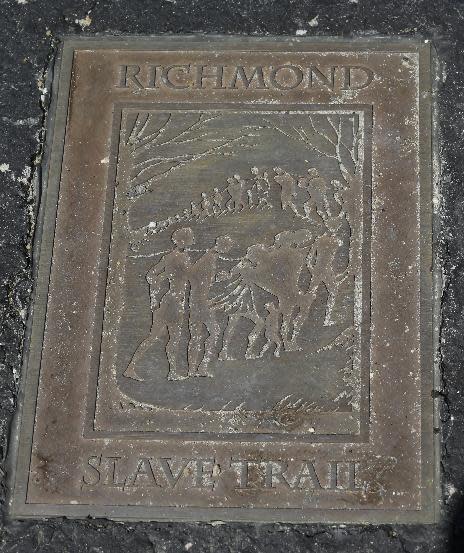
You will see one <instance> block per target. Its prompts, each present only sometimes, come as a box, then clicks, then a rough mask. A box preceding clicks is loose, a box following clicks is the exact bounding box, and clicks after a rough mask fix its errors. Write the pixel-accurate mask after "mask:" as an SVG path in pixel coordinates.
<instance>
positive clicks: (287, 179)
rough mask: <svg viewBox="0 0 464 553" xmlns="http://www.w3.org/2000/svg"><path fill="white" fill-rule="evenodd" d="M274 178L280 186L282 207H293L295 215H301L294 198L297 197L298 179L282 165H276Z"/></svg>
mask: <svg viewBox="0 0 464 553" xmlns="http://www.w3.org/2000/svg"><path fill="white" fill-rule="evenodd" d="M274 172H275V175H274V180H275V181H276V182H277V183H278V184H279V186H280V203H281V205H282V209H283V210H285V209H287V208H289V209H291V210H292V211H293V212H294V213H295V215H297V216H300V213H299V212H298V209H297V207H296V205H295V204H294V200H295V198H296V180H295V179H294V177H292V175H291V174H290V173H288V172H287V171H284V170H283V169H282V168H281V167H274Z"/></svg>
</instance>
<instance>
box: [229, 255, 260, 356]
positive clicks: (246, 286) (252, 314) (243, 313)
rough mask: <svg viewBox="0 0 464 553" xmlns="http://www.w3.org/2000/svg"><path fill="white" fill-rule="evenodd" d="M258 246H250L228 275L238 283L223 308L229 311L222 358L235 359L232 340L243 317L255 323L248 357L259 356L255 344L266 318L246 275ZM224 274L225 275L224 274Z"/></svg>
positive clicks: (246, 353) (251, 283)
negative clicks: (262, 314)
mask: <svg viewBox="0 0 464 553" xmlns="http://www.w3.org/2000/svg"><path fill="white" fill-rule="evenodd" d="M256 247H257V246H250V247H249V248H248V250H247V255H246V257H245V258H244V259H242V260H241V261H239V263H238V264H237V265H235V267H233V268H232V269H231V271H230V273H229V275H228V277H229V278H231V279H234V278H235V279H236V280H234V282H235V283H238V284H237V286H236V288H235V290H234V291H233V292H232V293H231V294H230V298H228V299H229V301H227V302H225V303H224V302H223V309H224V310H225V311H226V312H227V313H228V319H227V325H226V328H225V331H224V338H223V345H222V349H221V351H220V353H219V359H220V360H231V359H233V357H232V354H231V351H230V350H231V346H232V340H233V337H234V336H235V333H236V331H237V329H238V326H239V323H240V322H241V321H242V319H245V320H248V321H251V322H252V323H253V324H254V327H253V328H252V330H251V332H249V333H248V337H247V348H246V352H245V358H246V359H255V358H256V357H258V356H257V355H256V354H255V353H254V348H255V344H256V342H257V340H258V338H259V336H260V335H261V333H262V331H263V328H264V320H263V318H262V317H261V316H260V315H259V314H258V311H257V308H256V302H255V296H254V288H255V285H254V283H253V282H251V281H250V280H249V279H248V278H247V276H246V268H247V267H248V266H250V265H252V264H253V262H254V261H253V258H252V256H253V253H252V249H253V248H256ZM222 276H223V275H222Z"/></svg>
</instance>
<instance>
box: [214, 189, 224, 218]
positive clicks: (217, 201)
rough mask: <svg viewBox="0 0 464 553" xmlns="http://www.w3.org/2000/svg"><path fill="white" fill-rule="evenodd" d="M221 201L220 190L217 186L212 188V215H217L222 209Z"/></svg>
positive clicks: (222, 199)
mask: <svg viewBox="0 0 464 553" xmlns="http://www.w3.org/2000/svg"><path fill="white" fill-rule="evenodd" d="M223 201H224V198H223V197H222V192H220V191H219V189H218V188H213V213H214V215H219V214H220V213H221V212H222V210H223V205H222V204H223Z"/></svg>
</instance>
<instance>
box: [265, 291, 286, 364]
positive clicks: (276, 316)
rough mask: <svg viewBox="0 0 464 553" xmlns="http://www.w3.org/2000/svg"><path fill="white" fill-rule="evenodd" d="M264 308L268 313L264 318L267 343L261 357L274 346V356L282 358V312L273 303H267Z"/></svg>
mask: <svg viewBox="0 0 464 553" xmlns="http://www.w3.org/2000/svg"><path fill="white" fill-rule="evenodd" d="M264 307H265V308H266V310H267V312H268V314H267V315H266V317H265V318H264V337H265V338H266V340H267V341H266V343H265V344H264V346H263V349H262V350H261V353H260V354H259V357H262V356H263V355H264V354H265V353H266V351H267V350H268V349H269V348H271V347H272V346H274V356H275V357H280V352H281V351H282V347H283V342H282V337H281V335H280V311H279V309H277V307H276V306H275V304H274V303H273V302H269V303H265V304H264Z"/></svg>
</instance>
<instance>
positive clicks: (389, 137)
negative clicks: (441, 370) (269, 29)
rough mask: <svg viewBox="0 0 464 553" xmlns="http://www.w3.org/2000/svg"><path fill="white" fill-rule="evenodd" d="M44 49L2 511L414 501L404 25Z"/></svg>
mask: <svg viewBox="0 0 464 553" xmlns="http://www.w3.org/2000/svg"><path fill="white" fill-rule="evenodd" d="M58 65H59V73H58V72H57V77H56V78H55V91H57V92H56V93H55V108H54V114H55V115H54V120H53V132H52V138H51V139H50V148H49V150H50V152H49V156H48V165H47V172H48V176H47V185H46V188H45V192H44V200H43V209H42V211H43V212H42V214H41V218H40V234H41V240H40V246H37V252H36V262H37V267H38V272H37V281H36V289H35V303H34V309H33V315H32V321H31V332H30V338H29V348H28V354H27V359H26V368H27V370H26V371H25V378H24V381H23V386H24V393H25V397H24V402H23V405H22V412H21V416H20V417H18V424H17V436H18V439H17V442H16V444H15V449H16V451H15V452H14V453H15V454H14V460H13V461H14V462H13V463H12V468H13V469H14V470H13V472H14V478H13V479H12V496H11V513H12V515H13V516H15V517H34V516H36V517H37V516H53V515H60V516H61V515H66V516H79V517H80V516H88V515H91V516H99V517H100V516H106V517H111V518H119V519H155V520H217V519H223V520H250V521H292V522H304V521H328V522H349V521H358V522H374V521H382V522H392V521H426V522H427V521H433V520H434V519H435V512H436V508H435V507H436V502H437V492H436V482H437V477H436V470H437V465H438V463H437V447H436V437H434V404H433V401H434V400H433V394H432V392H433V388H434V363H433V358H434V344H435V338H434V336H435V332H434V324H435V322H434V311H435V309H434V299H433V298H434V278H433V263H432V262H433V257H432V212H433V210H432V203H433V202H432V176H431V173H432V172H431V166H432V163H431V159H432V149H431V99H430V95H431V78H430V65H431V64H430V48H429V45H427V44H426V43H419V42H414V41H388V40H382V41H379V40H372V41H337V40H319V41H315V40H306V39H300V38H299V39H290V38H289V39H283V38H266V39H255V38H253V39H251V38H224V37H222V38H221V37H214V38H207V37H203V38H201V37H182V38H179V37H178V38H172V37H163V38H161V37H159V38H146V39H144V38H137V39H124V40H123V39H105V40H67V41H65V43H64V47H63V49H62V53H61V58H60V60H59V64H58ZM39 251H40V256H39Z"/></svg>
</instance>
